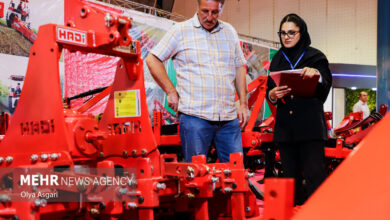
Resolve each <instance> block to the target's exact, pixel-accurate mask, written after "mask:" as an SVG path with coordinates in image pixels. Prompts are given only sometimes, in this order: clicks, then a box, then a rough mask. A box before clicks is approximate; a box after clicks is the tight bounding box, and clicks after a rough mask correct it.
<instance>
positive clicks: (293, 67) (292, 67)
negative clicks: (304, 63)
mask: <svg viewBox="0 0 390 220" xmlns="http://www.w3.org/2000/svg"><path fill="white" fill-rule="evenodd" d="M282 53H283V55H284V57H285V58H286V60H287V61H288V63H289V64H290V66H291V69H292V70H293V69H295V67H296V66H297V65H298V63H299V61H301V59H302V57H303V55H305V53H306V50H305V51H303V53H302V54H301V56H300V57H299V59H298V60H297V62H296V63H295V65H294V66H293V65H292V63H291V61H290V59H288V57H287V55H286V54H285V53H284V51H282Z"/></svg>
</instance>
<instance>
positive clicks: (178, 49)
mask: <svg viewBox="0 0 390 220" xmlns="http://www.w3.org/2000/svg"><path fill="white" fill-rule="evenodd" d="M151 53H152V54H153V55H155V56H156V57H158V58H159V59H160V60H161V61H166V60H168V59H169V58H172V61H173V64H174V67H175V70H176V78H177V88H176V89H177V92H178V93H179V96H180V98H179V106H178V110H179V112H182V113H184V114H188V115H193V116H197V117H200V118H203V119H206V120H210V121H227V120H233V119H235V118H237V113H236V108H235V104H234V95H235V77H236V67H240V66H242V65H245V64H246V61H245V58H244V54H243V53H242V50H241V46H240V42H239V39H238V35H237V32H236V31H235V30H234V28H233V27H232V26H231V25H230V24H228V23H226V22H222V21H219V24H218V26H217V27H216V28H215V29H213V30H212V31H211V32H209V31H207V30H205V29H204V28H203V27H202V26H201V24H200V22H199V20H198V16H197V14H195V16H194V17H192V18H191V19H189V20H187V21H185V22H181V23H178V24H176V25H175V26H173V27H172V28H171V29H170V30H169V31H168V32H167V33H166V34H165V36H164V37H163V38H162V39H161V41H160V42H159V43H158V44H157V46H156V47H154V48H153V49H152V51H151Z"/></svg>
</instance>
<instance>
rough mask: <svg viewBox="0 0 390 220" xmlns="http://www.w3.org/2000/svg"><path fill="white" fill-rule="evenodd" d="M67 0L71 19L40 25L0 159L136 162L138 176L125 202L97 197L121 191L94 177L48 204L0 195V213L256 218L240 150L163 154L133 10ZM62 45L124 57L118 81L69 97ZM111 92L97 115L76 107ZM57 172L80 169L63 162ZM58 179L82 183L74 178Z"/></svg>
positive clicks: (107, 164)
mask: <svg viewBox="0 0 390 220" xmlns="http://www.w3.org/2000/svg"><path fill="white" fill-rule="evenodd" d="M65 9H66V16H65V20H66V22H65V23H66V26H62V25H54V24H48V25H43V26H41V27H40V29H39V34H38V37H37V40H36V42H35V43H34V45H33V47H32V49H31V53H30V59H29V64H28V69H27V73H26V79H25V83H24V88H23V91H22V94H21V97H20V100H19V103H18V106H17V108H16V110H15V114H14V116H13V118H12V122H11V123H10V126H9V128H8V130H7V131H6V134H5V136H4V139H3V140H2V141H1V142H0V157H2V158H8V159H7V162H3V163H1V164H0V167H1V168H4V167H20V166H30V167H32V166H34V167H40V168H53V167H59V166H60V167H69V168H72V167H75V166H86V167H90V168H106V169H112V172H110V173H114V168H118V167H123V168H135V170H136V173H135V175H136V181H131V182H129V183H128V186H126V187H127V189H128V191H123V190H122V191H121V192H122V193H120V197H119V198H120V199H121V201H120V202H105V203H102V202H99V200H97V199H96V198H99V196H104V195H107V194H108V193H111V194H113V193H119V191H118V192H117V191H113V192H111V191H107V190H105V189H104V187H100V186H98V187H93V186H90V187H85V188H84V189H82V190H85V192H88V193H90V194H89V195H88V196H87V197H86V198H84V199H85V200H80V202H79V203H60V202H56V203H48V204H47V205H46V206H45V207H38V206H36V205H34V204H33V203H32V202H19V203H14V202H9V203H6V204H3V203H2V204H0V217H7V216H12V215H13V216H14V217H18V218H19V219H39V218H54V217H56V218H60V217H61V218H62V217H68V218H72V219H75V218H80V219H92V218H102V219H109V218H116V217H122V218H129V219H155V218H156V217H158V216H164V215H167V214H170V215H173V214H174V213H175V211H177V210H180V211H182V212H186V213H188V214H189V215H190V216H194V217H195V218H196V219H202V220H204V219H209V218H211V217H210V216H213V218H211V219H246V218H258V217H259V212H258V207H257V205H256V203H255V202H254V201H255V197H254V195H253V194H252V193H251V191H250V189H249V185H248V171H247V170H245V168H244V165H243V155H242V154H241V153H235V154H231V156H230V162H229V163H210V164H209V163H206V159H205V157H204V156H196V157H193V162H192V163H180V162H178V161H177V159H176V155H161V154H160V152H159V150H158V149H157V143H159V144H161V142H164V138H162V139H161V138H160V139H157V140H158V141H156V139H155V138H154V137H157V136H158V135H156V134H158V128H156V130H155V133H153V130H152V125H151V122H150V119H149V114H148V109H147V105H146V95H145V87H144V74H143V61H142V59H141V56H140V45H139V42H134V41H132V39H131V37H130V36H129V35H128V30H129V28H130V27H131V22H130V20H129V19H128V18H126V17H122V16H120V15H118V14H117V13H110V12H108V11H107V9H106V8H100V7H99V8H96V7H95V5H93V4H86V2H84V1H79V0H67V1H65ZM64 48H66V49H68V50H69V51H81V52H83V53H89V52H94V53H98V54H106V55H110V56H116V57H120V58H121V59H120V60H119V62H118V64H117V66H118V67H117V71H116V73H115V79H114V82H113V84H112V87H109V88H108V89H106V90H105V91H103V92H102V93H101V94H99V95H97V96H95V98H94V99H92V101H91V102H90V103H87V104H86V105H85V106H83V107H82V108H81V109H78V111H77V110H73V109H70V108H68V107H65V108H64V106H63V105H64V104H63V101H62V95H61V88H60V80H59V68H58V67H59V64H58V61H59V58H60V56H61V52H62V49H64ZM108 93H109V99H108V103H107V105H106V109H105V111H104V113H103V115H102V118H101V120H100V122H98V121H96V120H95V119H94V117H93V116H91V115H82V114H80V112H83V111H84V110H85V109H87V108H89V107H90V106H91V105H93V104H94V103H96V102H97V100H99V99H100V98H102V97H103V96H106V95H107V94H108ZM123 94H125V95H129V96H130V97H132V98H129V100H130V101H129V100H127V101H129V102H130V107H126V108H122V107H120V103H121V102H122V101H126V100H125V99H123V96H122V95H123ZM128 108H130V109H131V110H133V111H127V110H128ZM160 117H161V116H160ZM160 122H161V120H160ZM155 135H156V136H155ZM53 155H56V157H55V158H54V157H53ZM98 174H99V173H98ZM58 175H59V176H61V177H64V176H71V175H75V174H74V173H72V172H70V171H69V172H68V171H66V172H62V173H60V174H58ZM76 175H78V176H79V177H82V176H85V175H84V174H76ZM126 187H125V188H126ZM57 189H59V190H63V191H67V192H74V193H75V192H76V193H77V192H79V191H80V190H81V189H80V188H79V187H76V186H75V187H65V186H58V188H57ZM37 190H39V188H38V189H37ZM215 201H219V202H215ZM236 203H239V204H236ZM192 207H198V208H195V209H194V208H192ZM155 210H158V211H155ZM248 210H252V211H248ZM256 210H257V211H256Z"/></svg>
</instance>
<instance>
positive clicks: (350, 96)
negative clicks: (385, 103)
mask: <svg viewBox="0 0 390 220" xmlns="http://www.w3.org/2000/svg"><path fill="white" fill-rule="evenodd" d="M363 91H364V92H367V95H368V100H367V105H368V108H369V109H370V111H372V110H376V91H373V90H370V89H356V90H352V89H345V102H346V107H345V115H348V114H349V113H350V112H352V109H353V105H355V103H356V102H358V101H359V96H360V92H363Z"/></svg>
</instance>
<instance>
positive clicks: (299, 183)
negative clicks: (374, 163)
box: [267, 14, 332, 205]
mask: <svg viewBox="0 0 390 220" xmlns="http://www.w3.org/2000/svg"><path fill="white" fill-rule="evenodd" d="M278 34H279V37H280V42H281V44H282V48H281V49H280V50H279V51H278V52H277V53H276V54H275V56H274V57H273V59H272V62H271V66H270V71H271V72H275V71H280V70H291V69H302V78H303V79H307V78H312V77H313V76H314V75H318V74H319V75H320V79H319V82H318V84H317V87H316V90H315V92H314V95H313V97H309V98H307V97H305V98H304V97H294V96H293V95H291V94H289V93H290V92H291V89H290V88H288V87H287V86H276V84H275V82H274V81H273V80H272V78H271V77H268V81H267V86H268V89H267V98H268V99H269V101H271V103H273V104H275V105H277V111H276V119H275V128H274V142H275V143H276V144H277V146H278V148H279V152H280V156H281V161H282V168H283V171H284V176H285V177H290V178H294V179H295V204H296V205H301V204H303V203H304V202H305V200H306V199H307V197H309V196H310V195H311V194H312V193H313V192H314V191H315V190H316V189H317V187H318V186H319V185H320V184H321V183H322V182H323V181H324V179H325V178H326V172H325V165H324V162H325V161H324V160H325V153H324V145H325V141H326V140H327V137H328V136H327V129H326V121H325V118H324V109H323V104H324V102H325V100H326V98H327V96H328V93H329V90H330V87H331V85H332V75H331V72H330V70H329V63H328V60H327V59H326V56H325V55H324V54H323V53H322V52H321V51H319V50H317V49H315V48H313V47H310V44H311V40H310V36H309V33H308V31H307V26H306V23H305V21H304V20H303V19H302V18H300V17H299V16H298V15H296V14H288V15H286V16H285V17H284V18H283V19H282V21H281V23H280V27H279V32H278ZM303 180H305V182H306V185H305V186H306V187H305V189H304V188H303Z"/></svg>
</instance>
